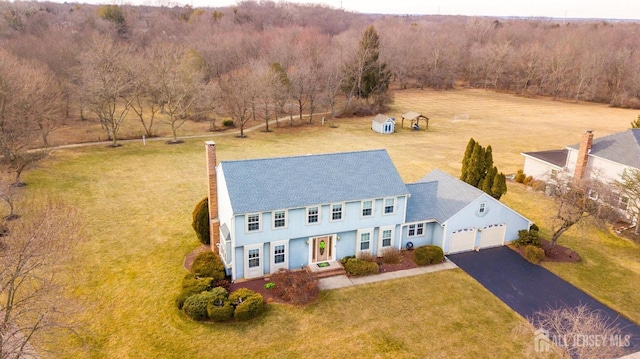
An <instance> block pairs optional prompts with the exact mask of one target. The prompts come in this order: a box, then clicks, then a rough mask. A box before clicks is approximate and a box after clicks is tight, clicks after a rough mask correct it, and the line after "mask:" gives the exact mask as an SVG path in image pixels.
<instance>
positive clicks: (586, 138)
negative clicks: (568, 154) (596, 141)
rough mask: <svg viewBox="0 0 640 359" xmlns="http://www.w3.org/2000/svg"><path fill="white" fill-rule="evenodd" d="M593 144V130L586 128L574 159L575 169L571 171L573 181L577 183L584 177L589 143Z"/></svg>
mask: <svg viewBox="0 0 640 359" xmlns="http://www.w3.org/2000/svg"><path fill="white" fill-rule="evenodd" d="M592 144H593V131H591V130H587V131H585V132H584V134H583V135H582V141H580V147H579V148H578V158H577V159H576V169H575V172H574V173H573V183H579V182H580V181H582V178H583V177H584V174H585V171H586V170H587V163H588V162H589V152H591V145H592Z"/></svg>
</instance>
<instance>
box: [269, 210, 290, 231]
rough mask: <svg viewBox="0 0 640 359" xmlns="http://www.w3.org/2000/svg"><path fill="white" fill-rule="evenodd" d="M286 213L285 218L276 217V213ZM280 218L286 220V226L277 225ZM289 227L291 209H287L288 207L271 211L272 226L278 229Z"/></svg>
mask: <svg viewBox="0 0 640 359" xmlns="http://www.w3.org/2000/svg"><path fill="white" fill-rule="evenodd" d="M280 212H282V213H284V218H276V213H280ZM278 220H284V226H281V227H277V226H276V221H278ZM287 227H289V211H287V210H286V209H283V210H279V211H273V212H271V228H272V229H274V230H276V229H285V228H287Z"/></svg>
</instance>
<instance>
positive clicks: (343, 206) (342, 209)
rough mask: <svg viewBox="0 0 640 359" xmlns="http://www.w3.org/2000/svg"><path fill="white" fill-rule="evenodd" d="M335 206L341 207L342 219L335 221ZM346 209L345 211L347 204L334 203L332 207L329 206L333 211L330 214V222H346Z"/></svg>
mask: <svg viewBox="0 0 640 359" xmlns="http://www.w3.org/2000/svg"><path fill="white" fill-rule="evenodd" d="M334 206H340V218H338V219H334V218H333V215H334V214H335V212H334V211H333V207H334ZM344 209H345V204H344V203H332V204H331V205H329V210H330V211H331V213H329V222H340V221H344V214H345V213H344Z"/></svg>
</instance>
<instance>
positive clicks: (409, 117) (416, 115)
mask: <svg viewBox="0 0 640 359" xmlns="http://www.w3.org/2000/svg"><path fill="white" fill-rule="evenodd" d="M419 117H422V118H427V116H424V115H422V114H419V113H417V112H415V111H409V112H407V113H405V114H404V115H402V118H404V119H406V120H415V119H416V118H419Z"/></svg>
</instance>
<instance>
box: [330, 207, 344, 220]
mask: <svg viewBox="0 0 640 359" xmlns="http://www.w3.org/2000/svg"><path fill="white" fill-rule="evenodd" d="M342 208H343V206H342V203H338V204H332V205H331V221H341V220H342V216H343V214H342Z"/></svg>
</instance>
